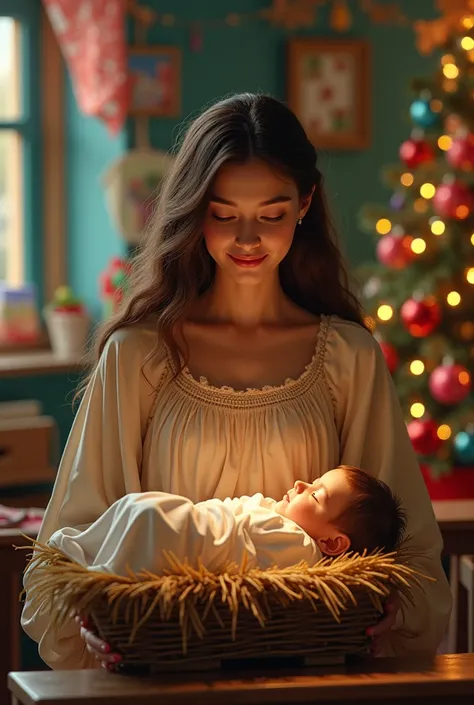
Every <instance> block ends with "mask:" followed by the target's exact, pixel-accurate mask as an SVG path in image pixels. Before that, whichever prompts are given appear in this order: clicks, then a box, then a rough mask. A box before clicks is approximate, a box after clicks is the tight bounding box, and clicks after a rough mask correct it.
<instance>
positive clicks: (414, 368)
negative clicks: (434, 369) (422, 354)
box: [410, 360, 425, 376]
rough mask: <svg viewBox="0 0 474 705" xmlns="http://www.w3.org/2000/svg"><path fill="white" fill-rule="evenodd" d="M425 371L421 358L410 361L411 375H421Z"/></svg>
mask: <svg viewBox="0 0 474 705" xmlns="http://www.w3.org/2000/svg"><path fill="white" fill-rule="evenodd" d="M424 371H425V364H424V362H422V361H421V360H413V362H411V363H410V372H411V373H412V375H417V376H419V375H422V374H423V372H424Z"/></svg>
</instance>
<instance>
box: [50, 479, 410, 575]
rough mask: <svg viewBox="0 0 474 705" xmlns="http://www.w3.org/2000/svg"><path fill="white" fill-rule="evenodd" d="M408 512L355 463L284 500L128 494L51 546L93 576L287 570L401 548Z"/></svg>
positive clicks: (294, 490) (55, 537)
mask: <svg viewBox="0 0 474 705" xmlns="http://www.w3.org/2000/svg"><path fill="white" fill-rule="evenodd" d="M405 525H406V520H405V515H404V512H403V510H402V509H401V507H400V503H399V501H398V500H397V498H396V497H394V495H393V494H392V492H391V490H390V489H389V487H388V486H387V485H386V484H385V483H383V482H381V481H379V480H377V479H376V478H374V477H372V476H371V475H369V474H367V473H365V472H363V471H362V470H359V469H357V468H353V467H349V466H340V467H337V468H335V469H333V470H330V471H328V472H326V473H325V474H323V475H322V476H321V477H320V478H318V479H317V480H315V481H314V482H313V483H311V484H310V483H307V482H302V481H299V480H297V481H296V482H295V484H294V486H293V487H292V488H291V489H289V490H288V492H287V493H286V494H285V495H284V497H283V498H282V499H281V500H280V501H277V500H275V499H270V498H266V497H264V496H263V495H262V494H255V495H253V496H251V497H239V498H234V499H231V498H227V499H225V500H219V499H210V500H207V501H205V502H199V503H197V504H194V503H193V502H192V501H191V500H189V499H187V498H185V497H181V496H179V495H173V494H169V493H166V492H143V493H136V494H128V495H126V496H124V497H122V498H121V499H119V500H117V501H116V502H115V503H114V504H113V505H112V506H111V507H109V509H107V510H106V512H104V514H103V515H102V516H100V517H99V518H98V519H97V520H96V521H95V522H93V523H92V524H90V525H88V526H85V527H84V526H82V527H81V528H80V529H79V528H70V527H65V528H63V529H60V530H59V531H57V532H56V533H55V534H53V536H52V537H51V539H50V540H49V542H48V543H49V545H51V546H53V547H55V548H58V549H59V550H60V551H62V552H63V553H64V554H65V555H67V556H68V557H69V558H71V559H72V560H75V561H76V562H78V563H79V564H81V565H83V566H85V567H87V568H89V569H90V570H96V571H104V572H108V573H114V574H117V575H126V574H127V572H128V571H132V572H134V573H139V572H140V571H142V570H147V571H149V572H151V573H154V574H155V575H159V574H162V572H163V570H165V569H166V568H169V562H168V559H167V555H166V554H167V553H168V554H170V553H172V554H173V555H174V556H175V557H176V558H177V559H178V560H180V561H181V562H185V561H187V562H188V563H189V564H190V565H192V566H194V567H198V566H199V564H202V565H204V566H205V567H206V568H207V569H208V570H210V571H213V572H216V571H219V570H222V569H223V568H224V567H225V566H226V565H228V564H229V563H237V564H239V565H241V564H242V563H243V562H245V564H246V566H247V568H252V567H257V566H258V567H259V568H261V569H266V568H270V567H273V566H278V567H279V568H285V567H289V566H292V565H295V564H296V563H299V562H300V561H306V562H307V563H308V564H310V565H311V564H314V563H316V562H317V561H318V560H319V559H320V558H321V557H322V555H325V556H337V555H340V554H341V553H344V552H346V551H353V552H356V553H362V552H363V551H364V550H367V551H368V552H372V551H374V550H376V549H381V550H383V551H385V552H391V551H394V550H396V549H397V547H398V546H399V544H400V542H401V539H402V538H403V534H404V531H405Z"/></svg>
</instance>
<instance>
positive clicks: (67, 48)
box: [43, 0, 129, 134]
mask: <svg viewBox="0 0 474 705" xmlns="http://www.w3.org/2000/svg"><path fill="white" fill-rule="evenodd" d="M43 3H44V6H45V9H46V12H47V14H48V17H49V19H50V21H51V24H52V26H53V29H54V32H55V34H56V36H57V38H58V41H59V45H60V47H61V51H62V53H63V56H64V58H65V61H66V63H67V65H68V68H69V73H70V76H71V80H72V85H73V90H74V94H75V96H76V100H77V103H78V106H79V108H80V110H81V111H82V112H83V113H84V114H85V115H91V116H94V117H96V118H99V119H100V120H102V121H103V122H105V124H106V125H107V127H108V129H109V131H110V132H111V133H112V134H115V133H117V132H118V131H119V130H120V129H121V127H122V126H123V124H124V122H125V117H126V114H127V107H128V101H129V78H128V71H127V43H126V37H125V12H126V8H125V3H124V2H123V0H43Z"/></svg>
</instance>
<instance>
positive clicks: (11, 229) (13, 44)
mask: <svg viewBox="0 0 474 705" xmlns="http://www.w3.org/2000/svg"><path fill="white" fill-rule="evenodd" d="M39 39H40V3H39V2H37V0H2V1H1V2H0V281H6V282H8V283H9V284H14V285H16V284H21V283H22V282H25V281H30V282H33V283H34V284H35V285H36V286H37V288H41V284H42V276H41V275H42V264H41V263H42V254H43V253H42V247H41V240H42V228H41V221H42V215H41V212H40V208H41V185H40V184H41V177H40V167H41V139H40V98H39V96H40V90H39V85H38V84H39V79H40V69H39V63H40V62H39Z"/></svg>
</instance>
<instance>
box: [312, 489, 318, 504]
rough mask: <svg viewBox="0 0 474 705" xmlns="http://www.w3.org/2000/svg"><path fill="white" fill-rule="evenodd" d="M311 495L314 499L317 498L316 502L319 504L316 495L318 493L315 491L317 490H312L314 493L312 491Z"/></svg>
mask: <svg viewBox="0 0 474 705" xmlns="http://www.w3.org/2000/svg"><path fill="white" fill-rule="evenodd" d="M311 497H312V498H313V499H314V500H316V502H317V503H318V504H319V499H318V498H317V497H316V493H315V492H312V493H311Z"/></svg>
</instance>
